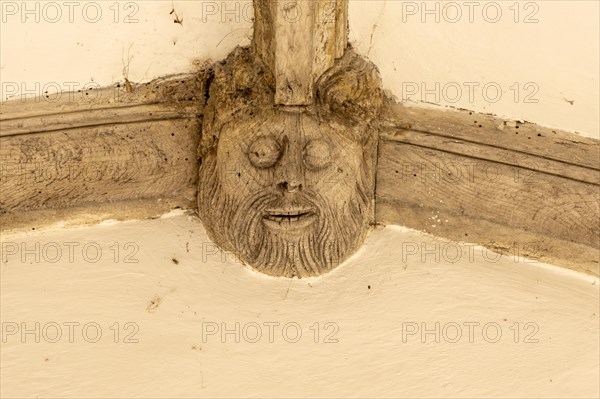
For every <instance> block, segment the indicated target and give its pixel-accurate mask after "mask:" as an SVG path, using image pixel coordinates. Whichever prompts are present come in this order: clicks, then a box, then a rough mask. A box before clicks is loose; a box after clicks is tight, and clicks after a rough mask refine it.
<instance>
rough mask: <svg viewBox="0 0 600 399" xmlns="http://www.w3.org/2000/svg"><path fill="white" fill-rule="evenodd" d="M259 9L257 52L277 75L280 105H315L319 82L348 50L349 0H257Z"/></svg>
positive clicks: (256, 28)
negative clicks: (315, 86) (315, 91)
mask: <svg viewBox="0 0 600 399" xmlns="http://www.w3.org/2000/svg"><path fill="white" fill-rule="evenodd" d="M254 10H255V11H254V15H255V20H254V42H253V45H254V51H255V53H256V55H257V56H259V57H261V58H262V60H263V61H264V62H265V63H266V64H267V65H268V66H269V68H270V69H271V71H272V73H273V75H274V76H275V82H276V92H275V104H281V105H309V104H311V103H312V102H313V86H314V82H316V80H317V79H318V78H319V77H320V76H321V75H322V74H323V72H325V71H326V70H327V69H329V68H330V67H332V66H333V64H334V62H335V60H336V59H337V58H339V57H341V56H342V55H343V54H344V50H345V49H346V46H347V43H348V38H347V36H348V0H284V1H276V0H254Z"/></svg>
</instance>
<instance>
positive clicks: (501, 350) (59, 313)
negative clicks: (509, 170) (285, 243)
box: [0, 213, 600, 398]
mask: <svg viewBox="0 0 600 399" xmlns="http://www.w3.org/2000/svg"><path fill="white" fill-rule="evenodd" d="M1 244H2V255H1V260H2V262H1V263H0V273H1V274H0V277H1V278H0V300H1V301H0V310H1V321H2V333H3V335H2V340H3V341H2V345H1V346H0V355H1V356H0V372H1V374H2V385H1V388H0V395H1V396H2V397H44V398H131V397H141V398H191V397H210V398H216V397H227V398H233V397H236V398H237V397H263V398H264V397H279V398H299V397H327V398H330V397H340V398H348V397H360V398H367V397H372V398H382V397H390V398H400V397H404V398H442V397H453V398H488V397H495V398H506V397H513V398H597V397H598V396H599V394H600V386H599V380H598V376H599V373H600V369H599V366H598V358H599V357H598V356H599V349H600V348H599V346H600V339H599V338H600V336H599V320H598V315H599V314H600V313H599V300H600V297H599V290H598V288H599V286H600V284H599V281H598V279H597V278H594V277H591V276H585V275H581V274H578V273H575V272H572V271H568V270H565V269H560V268H556V267H553V266H549V265H544V264H540V263H536V262H533V261H528V260H525V259H521V258H518V257H516V256H515V253H505V254H504V255H503V256H499V255H498V254H495V253H492V252H491V251H487V250H485V249H483V248H481V247H477V246H472V245H468V244H457V243H451V242H448V241H445V240H440V239H436V238H434V237H431V236H427V235H424V234H422V233H419V232H415V231H412V230H408V229H403V228H400V227H393V226H392V227H387V228H384V229H379V230H376V231H375V232H373V233H372V234H371V235H370V237H369V238H368V241H367V243H366V244H365V246H364V247H363V248H362V249H361V250H360V251H359V252H358V253H357V254H355V255H354V256H353V257H352V258H351V259H350V260H349V261H348V262H346V263H345V264H344V265H341V266H340V267H339V268H337V269H335V270H334V271H333V272H331V273H328V274H327V275H325V276H322V277H320V278H311V279H302V280H289V279H277V278H270V277H267V276H264V275H259V274H257V273H255V272H253V271H252V270H250V269H248V268H247V267H245V266H243V265H241V264H240V263H238V262H237V261H236V260H235V259H234V258H233V257H232V256H231V255H227V254H223V253H221V252H219V251H218V250H217V249H216V248H215V246H214V245H213V244H212V243H211V242H210V241H209V240H208V239H207V237H206V233H205V231H204V229H203V227H202V225H201V224H200V222H199V221H198V220H197V219H196V218H195V217H187V216H185V215H182V214H180V213H173V214H171V215H169V216H167V217H163V218H161V219H156V220H147V221H130V222H123V223H104V224H102V225H99V226H92V227H81V228H69V229H56V228H53V229H49V230H47V231H39V230H36V231H30V232H25V233H22V234H19V235H12V236H8V235H4V236H3V237H2V243H1ZM69 248H72V251H71V250H69ZM36 323H38V324H37V325H36ZM115 323H118V324H115ZM126 323H131V324H126ZM316 323H318V324H316ZM69 326H72V327H69ZM269 326H272V327H271V328H272V329H273V330H272V333H270V332H269V331H270V330H269V328H270V327H269ZM469 326H472V327H469ZM69 328H72V330H70V329H69ZM471 328H472V330H471ZM225 330H228V331H230V332H229V333H226V331H225ZM27 331H29V332H28V333H27ZM70 331H71V332H70ZM117 331H118V334H117ZM427 331H429V332H427ZM470 331H472V333H470ZM224 332H225V333H224ZM317 332H318V334H317ZM99 333H100V334H101V335H99ZM59 334H60V335H59ZM36 340H38V341H39V342H36Z"/></svg>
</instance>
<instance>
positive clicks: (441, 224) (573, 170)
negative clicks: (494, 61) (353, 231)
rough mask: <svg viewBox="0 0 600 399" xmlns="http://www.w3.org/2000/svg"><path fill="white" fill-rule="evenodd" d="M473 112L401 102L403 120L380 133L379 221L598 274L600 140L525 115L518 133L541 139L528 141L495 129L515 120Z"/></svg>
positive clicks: (398, 114) (396, 114)
mask: <svg viewBox="0 0 600 399" xmlns="http://www.w3.org/2000/svg"><path fill="white" fill-rule="evenodd" d="M465 114H466V115H465ZM467 115H468V112H452V111H434V110H424V109H418V110H415V109H408V108H404V107H399V106H396V107H395V108H394V113H393V115H392V116H393V117H394V118H395V121H396V122H397V123H395V124H391V123H389V124H388V125H387V126H388V127H387V129H386V130H384V131H383V132H382V134H381V136H380V139H381V142H380V150H379V165H378V178H377V199H376V204H377V209H376V213H377V220H378V222H380V223H383V224H400V225H404V226H408V227H412V228H415V229H418V230H423V231H426V232H428V233H431V234H434V235H437V236H443V237H448V238H451V239H453V240H460V241H466V242H474V243H478V244H481V245H484V246H487V247H497V248H505V249H510V250H512V251H514V250H515V249H517V250H518V248H521V250H520V253H521V255H523V256H526V255H529V256H532V257H534V258H542V259H546V260H551V261H552V262H553V263H557V264H561V265H564V266H567V267H571V268H574V269H576V270H580V271H584V272H587V273H592V274H596V275H597V274H598V259H599V258H600V253H599V251H598V247H600V209H599V207H600V205H599V204H600V166H599V164H598V157H597V156H596V154H597V152H598V148H599V146H598V142H597V141H594V140H590V139H586V138H581V137H580V136H577V135H574V134H568V133H565V132H558V131H554V130H551V129H545V128H540V127H538V126H534V125H530V124H526V125H524V126H521V127H520V133H521V132H526V134H527V137H532V139H533V137H535V141H531V140H532V139H528V138H527V139H525V140H526V141H525V143H526V144H525V145H522V146H521V143H519V142H517V141H516V140H515V139H514V138H513V137H512V135H513V134H514V132H513V131H505V130H504V129H498V128H497V126H506V125H507V123H508V124H510V121H502V120H499V119H495V118H492V117H489V116H484V115H476V118H477V119H478V120H479V121H481V123H482V128H479V127H477V128H473V127H471V124H466V121H467V120H469V119H473V116H472V115H468V116H467ZM388 121H389V119H388ZM483 124H486V125H487V127H484V125H483ZM393 126H397V127H396V128H394V127H393ZM478 126H479V125H478ZM490 126H493V127H490ZM415 127H416V128H417V130H413V129H414V128H415ZM424 129H431V131H427V130H424ZM553 132H555V133H553ZM534 133H535V135H534ZM567 147H568V148H572V151H571V149H566V148H567ZM573 154H575V155H574V156H573ZM482 226H486V228H482ZM511 248H512V249H511Z"/></svg>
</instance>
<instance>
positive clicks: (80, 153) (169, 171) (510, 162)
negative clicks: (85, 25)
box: [0, 74, 600, 275]
mask: <svg viewBox="0 0 600 399" xmlns="http://www.w3.org/2000/svg"><path fill="white" fill-rule="evenodd" d="M207 76H208V74H194V75H186V76H183V77H173V78H170V79H166V80H160V81H157V82H153V84H152V85H144V86H136V87H135V92H134V93H128V92H126V91H125V89H124V88H119V89H120V90H121V93H120V95H119V96H120V97H117V98H119V99H118V100H117V101H115V100H114V98H115V97H114V95H113V94H111V95H101V96H99V99H98V100H96V101H95V102H93V103H88V104H84V103H82V102H73V101H71V102H68V101H67V99H68V96H63V97H64V100H61V101H62V102H58V104H57V103H53V104H50V103H48V102H44V101H33V100H27V101H12V102H8V103H3V104H2V111H1V114H0V172H1V173H0V178H1V181H0V224H1V225H2V229H3V230H6V229H9V228H26V227H28V226H34V227H37V228H39V227H41V226H43V225H44V224H47V223H51V222H55V221H58V220H64V219H66V218H67V219H68V218H69V217H73V218H77V220H87V221H99V220H102V219H105V218H129V217H147V216H155V215H157V214H159V213H161V212H166V211H168V210H169V209H173V208H177V207H180V208H184V209H191V210H193V209H195V207H196V201H195V195H196V189H197V180H196V176H197V170H198V159H197V152H196V147H197V143H198V140H199V138H200V124H201V120H202V109H203V104H204V101H205V93H206V81H207ZM104 90H110V91H114V90H115V89H114V88H109V89H104ZM78 94H80V93H78ZM382 124H383V127H382V131H381V135H380V139H381V140H380V149H379V166H378V179H377V198H376V206H377V209H376V214H377V215H376V216H377V220H378V222H379V223H381V224H399V225H403V226H408V227H411V228H415V229H418V230H422V231H426V232H428V233H431V234H434V235H436V236H441V237H446V238H450V239H452V240H454V241H457V242H468V243H476V244H480V245H483V246H485V247H488V248H491V249H493V250H496V251H499V252H502V253H507V254H519V255H522V256H529V257H532V258H536V259H540V260H542V261H545V262H549V263H554V264H557V265H562V266H565V267H569V268H571V269H574V270H579V271H582V272H586V273H589V274H593V275H598V259H599V257H600V252H599V251H598V248H599V247H600V242H599V238H598V237H599V235H600V231H599V229H600V227H599V225H600V220H599V219H600V218H599V214H600V210H599V203H600V165H599V161H598V160H599V158H600V145H599V142H598V141H597V140H592V139H588V138H584V137H581V136H579V135H576V134H572V133H566V132H562V131H559V130H556V129H547V128H541V127H539V126H536V125H533V124H529V123H518V122H514V121H507V120H502V119H498V118H495V117H493V116H490V115H482V114H476V113H472V112H468V111H457V110H441V109H424V108H407V107H403V106H400V105H394V106H391V107H389V109H388V110H386V113H385V114H384V117H383V121H382ZM480 126H481V127H480ZM517 133H518V134H517ZM172 134H174V136H172ZM165 158H166V159H167V161H165ZM186 158H187V160H186ZM415 175H416V176H415ZM119 210H122V211H119ZM82 215H85V218H83V219H82Z"/></svg>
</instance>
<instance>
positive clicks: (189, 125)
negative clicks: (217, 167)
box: [0, 73, 206, 229]
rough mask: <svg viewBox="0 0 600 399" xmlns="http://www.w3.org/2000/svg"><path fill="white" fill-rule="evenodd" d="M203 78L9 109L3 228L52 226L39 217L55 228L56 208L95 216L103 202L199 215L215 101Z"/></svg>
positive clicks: (2, 134) (4, 131)
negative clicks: (205, 126) (208, 98)
mask: <svg viewBox="0 0 600 399" xmlns="http://www.w3.org/2000/svg"><path fill="white" fill-rule="evenodd" d="M201 76H203V75H202V74H201V73H199V74H190V75H180V76H175V77H169V78H163V79H159V80H156V81H153V82H150V83H148V84H143V85H135V86H131V87H133V90H134V91H133V92H131V93H130V92H127V91H125V88H123V87H121V88H114V87H111V88H104V89H101V90H99V91H98V93H100V94H99V95H97V97H96V100H95V101H93V102H90V103H83V102H74V101H71V100H72V99H73V98H75V97H76V93H63V95H61V96H60V99H58V101H56V102H54V103H50V102H48V101H43V100H40V99H26V100H23V101H21V100H13V101H9V102H6V103H3V105H2V114H1V115H0V128H1V129H0V144H1V145H0V160H1V162H0V185H1V188H2V190H1V192H0V212H1V214H0V222H1V223H2V228H3V229H6V228H11V227H14V226H20V225H23V224H24V223H25V222H27V223H29V224H31V223H33V224H37V225H41V224H43V220H38V221H37V223H34V221H32V220H31V218H29V217H28V216H27V213H28V212H32V211H36V212H35V213H36V214H37V215H39V216H40V217H41V218H42V219H45V218H47V221H48V222H49V223H51V222H52V221H53V216H52V215H53V212H52V211H51V210H58V209H81V208H85V207H87V208H88V211H89V212H92V213H93V212H96V206H97V205H100V204H111V203H112V204H115V206H119V205H117V204H123V203H128V204H134V203H135V202H136V201H137V202H139V204H140V207H142V208H144V209H145V210H144V211H142V210H140V211H139V212H137V213H136V212H129V213H130V214H143V215H147V214H153V213H155V211H158V210H160V211H168V210H169V209H173V208H178V207H180V208H185V209H190V208H194V207H195V204H196V194H197V193H196V191H197V180H198V177H197V176H198V172H197V171H198V165H199V159H198V156H197V147H198V143H199V140H200V130H201V129H200V126H201V113H202V112H201V110H202V106H203V103H204V101H205V95H206V94H205V93H206V88H205V87H204V86H203V85H204V84H205V83H206V79H205V78H201ZM115 93H118V95H115ZM70 99H71V100H70ZM165 204H169V205H168V207H165ZM132 207H133V205H129V208H132ZM167 208H168V209H167ZM98 209H100V208H98ZM25 211H27V212H25ZM98 212H100V211H99V210H98ZM112 214H114V212H113V213H112ZM117 214H118V213H117ZM63 216H64V215H63Z"/></svg>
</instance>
